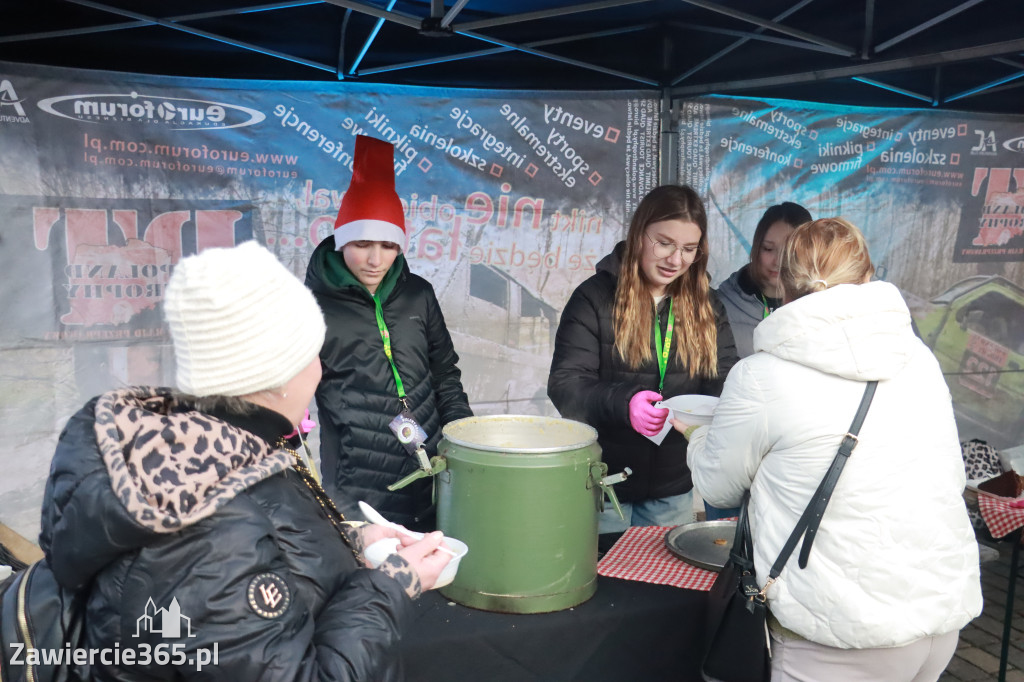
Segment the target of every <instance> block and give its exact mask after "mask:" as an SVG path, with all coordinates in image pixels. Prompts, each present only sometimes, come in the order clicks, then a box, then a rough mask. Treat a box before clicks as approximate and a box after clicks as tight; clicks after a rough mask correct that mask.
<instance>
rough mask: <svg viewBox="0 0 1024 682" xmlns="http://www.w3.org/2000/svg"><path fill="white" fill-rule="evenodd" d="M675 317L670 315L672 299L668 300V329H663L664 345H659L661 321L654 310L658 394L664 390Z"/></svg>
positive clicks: (656, 310)
mask: <svg viewBox="0 0 1024 682" xmlns="http://www.w3.org/2000/svg"><path fill="white" fill-rule="evenodd" d="M675 323H676V316H675V315H673V314H672V299H671V298H670V299H668V327H667V328H666V329H665V343H664V345H663V344H662V343H661V321H660V320H659V319H658V308H657V306H655V308H654V350H655V352H656V353H657V354H658V393H661V392H662V391H663V390H664V389H665V369H666V368H668V351H669V349H670V348H671V347H672V327H674V326H675Z"/></svg>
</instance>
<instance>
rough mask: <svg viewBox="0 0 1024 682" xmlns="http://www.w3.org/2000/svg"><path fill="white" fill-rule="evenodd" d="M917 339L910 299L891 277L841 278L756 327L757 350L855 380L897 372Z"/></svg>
mask: <svg viewBox="0 0 1024 682" xmlns="http://www.w3.org/2000/svg"><path fill="white" fill-rule="evenodd" d="M918 345H919V342H918V340H917V338H915V337H914V335H913V333H912V330H911V326H910V311H909V310H908V309H907V304H906V303H905V302H904V301H903V297H902V296H901V295H900V292H899V289H897V288H896V287H895V286H893V285H892V284H889V283H888V282H869V283H867V284H840V285H838V286H835V287H832V288H831V289H826V290H825V291H819V292H818V293H814V294H809V295H807V296H804V297H803V298H799V299H797V300H795V301H793V302H791V303H787V304H786V305H784V306H782V307H781V308H779V309H778V310H777V311H775V313H773V314H772V315H771V316H770V317H768V318H767V319H765V320H764V321H763V322H761V323H760V324H759V325H757V329H755V330H754V351H755V352H756V351H765V352H767V353H771V354H772V355H774V356H776V357H778V358H782V359H784V360H791V361H793V362H797V363H800V364H801V365H804V366H806V367H811V368H814V369H817V370H820V371H822V372H825V373H827V374H835V375H837V376H841V377H843V378H846V379H854V380H856V381H882V380H885V379H890V378H892V377H894V376H895V375H896V374H898V373H899V371H900V370H901V369H903V367H904V366H905V365H906V364H907V362H909V361H910V358H911V357H912V356H913V354H914V352H915V348H916V347H917V346H918Z"/></svg>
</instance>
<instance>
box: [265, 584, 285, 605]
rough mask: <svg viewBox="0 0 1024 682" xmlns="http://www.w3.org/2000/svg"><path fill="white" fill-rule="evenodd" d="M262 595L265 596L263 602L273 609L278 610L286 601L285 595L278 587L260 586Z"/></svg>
mask: <svg viewBox="0 0 1024 682" xmlns="http://www.w3.org/2000/svg"><path fill="white" fill-rule="evenodd" d="M260 594H261V595H262V596H263V601H264V602H265V603H266V605H267V606H269V607H270V608H271V609H275V608H277V605H278V604H280V603H281V600H282V599H284V595H283V594H281V590H279V589H277V585H273V584H271V585H269V586H268V585H260Z"/></svg>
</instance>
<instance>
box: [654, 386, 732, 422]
mask: <svg viewBox="0 0 1024 682" xmlns="http://www.w3.org/2000/svg"><path fill="white" fill-rule="evenodd" d="M654 406H655V407H667V408H668V409H670V410H672V418H673V419H678V420H679V421H681V422H683V423H684V424H690V425H694V426H704V425H707V424H710V423H711V419H712V418H713V417H714V416H715V407H717V406H718V398H716V397H714V396H712V395H698V394H696V393H694V394H691V395H677V396H675V397H673V398H669V399H668V400H660V401H658V402H656V403H654Z"/></svg>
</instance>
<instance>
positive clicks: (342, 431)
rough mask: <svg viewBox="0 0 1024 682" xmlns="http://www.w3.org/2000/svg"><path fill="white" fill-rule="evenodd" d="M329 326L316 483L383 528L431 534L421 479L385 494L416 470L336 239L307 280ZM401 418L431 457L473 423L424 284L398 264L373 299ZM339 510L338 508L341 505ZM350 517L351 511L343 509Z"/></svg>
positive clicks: (384, 365) (360, 291)
mask: <svg viewBox="0 0 1024 682" xmlns="http://www.w3.org/2000/svg"><path fill="white" fill-rule="evenodd" d="M306 286H308V287H309V288H310V289H312V290H313V294H314V295H315V296H316V300H317V303H319V304H320V309H321V310H323V313H324V319H325V320H326V321H327V339H326V340H325V341H324V347H323V350H321V351H320V360H321V362H322V363H323V379H322V380H321V381H320V386H319V387H318V388H317V391H316V404H317V409H318V410H319V417H320V425H321V432H320V461H321V466H322V468H323V476H324V483H325V486H326V487H327V489H328V492H330V493H331V494H332V495H335V493H338V494H337V495H335V496H336V497H338V498H345V497H347V498H349V499H352V500H365V501H366V502H368V503H369V504H370V505H372V506H373V507H375V508H376V509H377V510H378V511H380V512H381V513H382V514H384V516H386V517H387V518H388V519H390V520H392V521H395V522H396V523H401V524H404V525H405V526H408V527H409V528H413V529H416V530H430V529H432V528H433V524H434V517H433V505H432V503H431V485H432V482H431V481H430V480H429V479H421V480H419V481H415V482H413V483H412V484H411V485H408V486H406V487H405V488H402V489H399V490H396V491H394V492H389V491H388V490H387V486H389V485H390V484H392V483H394V482H395V481H397V480H399V479H400V478H402V477H403V476H405V475H406V474H409V473H411V472H413V471H415V470H416V468H417V466H418V465H417V462H416V459H415V457H413V456H412V455H410V454H409V453H408V452H406V450H405V448H404V447H403V446H402V444H401V443H399V442H398V439H397V438H396V437H395V434H394V433H393V432H392V431H391V429H390V428H388V423H389V422H390V421H391V420H392V419H394V418H395V416H396V415H397V414H399V412H401V411H402V405H401V403H400V402H399V400H398V389H397V387H396V385H395V378H394V374H393V372H392V371H391V365H390V364H388V360H387V357H386V356H385V355H384V345H383V342H382V341H381V337H380V330H379V329H378V327H377V318H376V314H375V311H374V305H373V298H372V297H371V296H370V293H369V291H367V289H366V287H364V286H363V285H362V284H360V283H359V281H358V280H357V279H356V278H355V276H354V275H352V273H351V272H349V271H348V268H346V267H345V265H344V258H343V256H342V254H341V253H340V252H338V251H335V250H334V237H329V238H327V239H325V240H324V241H323V242H321V243H320V245H319V246H318V247H317V248H316V251H315V252H314V253H313V257H312V258H311V259H310V262H309V268H308V269H307V271H306ZM377 294H378V295H379V296H380V298H381V301H382V308H383V312H384V322H385V324H386V325H387V328H388V333H389V334H390V337H391V349H392V353H393V355H394V359H395V365H396V366H397V367H398V374H399V376H400V377H401V379H402V384H403V385H404V386H405V392H406V395H407V397H408V398H407V399H408V403H409V409H410V410H411V411H412V414H413V417H414V418H415V419H416V421H417V422H418V423H419V425H420V426H422V427H423V429H424V431H426V433H427V436H428V440H427V443H426V450H427V454H428V455H430V456H433V455H435V454H437V443H438V441H440V440H441V427H442V426H444V425H445V424H447V423H448V422H450V421H453V420H455V419H461V418H463V417H471V416H473V412H472V410H470V407H469V400H468V398H467V397H466V393H465V392H464V391H463V389H462V373H461V372H460V371H459V368H458V366H457V363H458V361H459V356H458V354H456V352H455V347H454V346H453V345H452V339H451V335H450V334H449V333H448V328H447V327H446V326H445V322H444V315H442V313H441V307H440V305H439V304H438V302H437V297H436V296H435V295H434V289H433V287H431V286H430V283H429V282H427V280H425V279H423V278H422V277H419V276H418V275H414V274H412V273H411V272H409V266H408V265H407V264H406V263H405V259H404V258H403V257H402V256H401V255H399V257H398V258H397V259H396V260H395V263H394V265H392V267H391V270H390V271H389V272H388V274H387V276H386V277H385V279H384V281H383V282H381V284H380V285H379V287H378V289H377ZM339 501H344V500H343V499H341V500H339ZM342 511H343V512H345V513H346V514H348V515H352V510H350V509H342Z"/></svg>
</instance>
